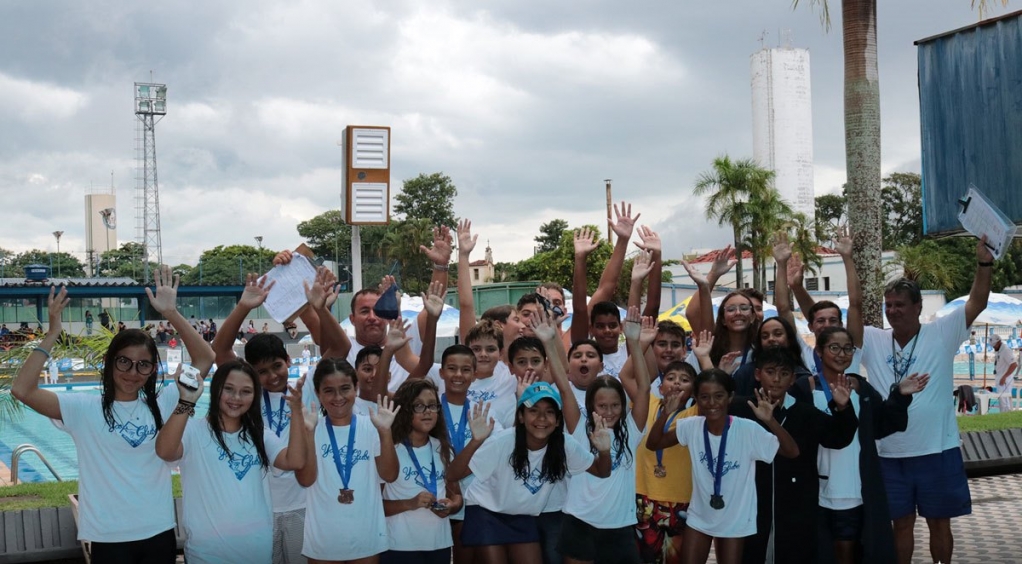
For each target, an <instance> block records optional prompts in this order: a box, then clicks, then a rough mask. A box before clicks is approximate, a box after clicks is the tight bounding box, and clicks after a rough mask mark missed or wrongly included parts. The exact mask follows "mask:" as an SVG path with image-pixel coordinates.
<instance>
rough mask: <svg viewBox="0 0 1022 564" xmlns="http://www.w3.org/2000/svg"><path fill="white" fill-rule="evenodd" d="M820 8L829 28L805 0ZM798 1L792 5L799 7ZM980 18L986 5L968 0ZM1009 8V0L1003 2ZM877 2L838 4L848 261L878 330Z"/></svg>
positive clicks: (825, 6)
mask: <svg viewBox="0 0 1022 564" xmlns="http://www.w3.org/2000/svg"><path fill="white" fill-rule="evenodd" d="M807 1H808V2H809V5H810V6H816V7H819V8H820V20H821V21H822V22H823V24H824V26H825V27H826V28H827V29H830V10H829V2H828V0H807ZM798 3H799V0H792V6H797V5H798ZM971 4H972V7H974V8H975V7H977V6H978V7H979V13H980V17H982V15H983V12H984V10H985V9H986V6H987V0H971ZM1001 4H1002V5H1007V4H1008V0H1001ZM876 29H877V2H876V0H841V33H842V39H843V42H844V60H845V167H846V170H847V175H848V225H849V228H850V231H851V235H852V257H853V259H854V261H855V268H856V270H857V271H858V272H859V277H860V279H861V280H862V289H863V303H862V315H863V320H864V321H865V323H866V324H867V325H874V326H878V327H879V326H881V325H880V324H881V322H882V319H881V316H882V311H881V305H880V301H881V296H882V295H883V287H884V279H883V275H882V272H881V266H880V264H881V263H880V254H881V248H882V246H883V213H882V210H883V207H882V203H881V199H880V194H881V190H880V81H879V76H880V71H879V67H878V65H877V34H876Z"/></svg>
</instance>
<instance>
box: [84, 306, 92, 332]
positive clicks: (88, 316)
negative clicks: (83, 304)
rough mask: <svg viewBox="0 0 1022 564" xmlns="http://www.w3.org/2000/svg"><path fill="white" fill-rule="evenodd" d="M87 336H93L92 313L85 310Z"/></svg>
mask: <svg viewBox="0 0 1022 564" xmlns="http://www.w3.org/2000/svg"><path fill="white" fill-rule="evenodd" d="M85 334H86V335H91V334H92V312H91V311H89V310H85Z"/></svg>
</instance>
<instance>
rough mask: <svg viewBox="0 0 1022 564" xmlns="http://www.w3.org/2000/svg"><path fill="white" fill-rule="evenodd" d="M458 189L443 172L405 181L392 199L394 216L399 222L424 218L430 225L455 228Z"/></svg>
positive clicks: (422, 175) (421, 175)
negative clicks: (393, 201)
mask: <svg viewBox="0 0 1022 564" xmlns="http://www.w3.org/2000/svg"><path fill="white" fill-rule="evenodd" d="M457 195H458V188H457V187H455V186H454V183H453V182H452V181H451V177H449V176H447V175H445V174H444V173H442V172H434V173H433V174H424V173H423V174H420V175H419V176H416V177H415V178H412V179H411V180H405V181H404V185H403V186H402V187H401V192H400V193H398V195H397V196H395V197H394V199H395V200H396V202H397V203H395V204H394V213H395V214H397V215H401V216H403V218H402V219H427V220H429V222H430V224H431V225H446V226H447V227H450V228H452V229H453V228H454V227H457V221H456V220H455V217H454V197H455V196H457Z"/></svg>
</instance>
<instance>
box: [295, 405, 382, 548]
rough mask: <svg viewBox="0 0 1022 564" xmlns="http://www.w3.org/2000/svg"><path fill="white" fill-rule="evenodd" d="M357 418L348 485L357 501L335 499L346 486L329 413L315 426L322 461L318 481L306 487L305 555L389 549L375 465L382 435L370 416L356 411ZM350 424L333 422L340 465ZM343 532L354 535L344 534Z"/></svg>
mask: <svg viewBox="0 0 1022 564" xmlns="http://www.w3.org/2000/svg"><path fill="white" fill-rule="evenodd" d="M353 420H354V421H355V448H354V450H355V452H354V455H353V456H354V466H352V469H351V480H350V481H349V482H348V488H350V489H352V490H354V496H355V500H354V502H353V503H350V504H344V503H340V502H339V501H337V497H338V494H339V493H340V490H341V489H342V488H343V487H344V485H343V483H342V482H341V476H340V473H339V472H338V471H337V466H336V465H335V464H334V456H333V450H332V449H331V446H330V435H329V434H328V433H327V429H326V425H327V418H326V417H324V418H322V419H320V420H319V423H318V424H317V425H316V436H315V448H316V461H317V464H318V465H319V466H318V468H317V469H318V472H317V474H316V482H315V483H314V484H313V485H311V486H309V488H307V489H306V494H307V497H306V506H305V542H304V543H303V544H302V555H303V556H305V557H307V558H315V559H317V560H355V559H358V558H365V557H367V556H372V555H374V554H380V553H381V552H383V551H385V550H387V523H386V521H385V519H384V516H383V495H382V493H381V491H380V481H381V480H380V474H379V473H378V472H377V470H376V457H377V456H379V455H380V435H379V432H378V431H377V430H376V427H375V426H373V424H372V422H371V421H369V418H368V417H358V416H357V415H355V416H353ZM350 429H351V426H350V425H345V426H343V427H334V436H335V437H336V439H337V448H338V451H339V452H340V456H341V463H342V464H343V463H344V461H345V460H346V459H347V451H348V433H349V431H350ZM344 531H348V532H351V534H344ZM354 532H357V534H356V533H354Z"/></svg>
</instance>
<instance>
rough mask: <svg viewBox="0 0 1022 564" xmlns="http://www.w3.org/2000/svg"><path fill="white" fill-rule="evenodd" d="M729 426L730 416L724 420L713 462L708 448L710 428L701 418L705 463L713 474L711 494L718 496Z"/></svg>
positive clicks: (711, 452)
mask: <svg viewBox="0 0 1022 564" xmlns="http://www.w3.org/2000/svg"><path fill="white" fill-rule="evenodd" d="M730 427H731V417H730V416H728V418H727V419H725V420H724V432H723V433H722V434H721V435H720V446H719V447H718V448H717V460H716V464H714V459H713V451H712V450H711V449H710V430H709V429H708V428H707V426H706V420H705V419H704V420H703V446H705V447H706V465H707V466H708V467H709V468H710V475H711V476H713V495H714V496H715V497H720V482H721V479H722V478H723V477H724V456H725V455H726V454H727V431H728V429H729V428H730Z"/></svg>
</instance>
